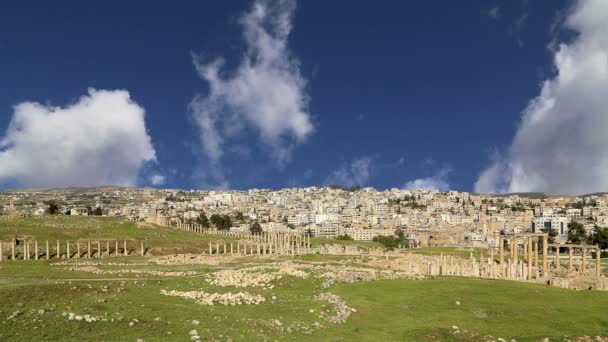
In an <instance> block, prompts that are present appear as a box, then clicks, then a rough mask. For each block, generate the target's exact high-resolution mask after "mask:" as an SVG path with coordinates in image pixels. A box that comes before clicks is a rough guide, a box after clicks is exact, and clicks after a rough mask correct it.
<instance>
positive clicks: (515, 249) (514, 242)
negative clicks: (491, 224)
mask: <svg viewBox="0 0 608 342" xmlns="http://www.w3.org/2000/svg"><path fill="white" fill-rule="evenodd" d="M517 259H519V257H518V256H517V239H516V238H514V239H513V260H515V264H517Z"/></svg>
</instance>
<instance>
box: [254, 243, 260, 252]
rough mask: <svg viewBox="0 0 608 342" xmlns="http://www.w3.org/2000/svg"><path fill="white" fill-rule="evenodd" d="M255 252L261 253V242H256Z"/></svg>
mask: <svg viewBox="0 0 608 342" xmlns="http://www.w3.org/2000/svg"><path fill="white" fill-rule="evenodd" d="M255 253H256V254H260V244H259V243H256V244H255Z"/></svg>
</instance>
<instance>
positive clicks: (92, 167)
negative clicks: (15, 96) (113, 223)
mask: <svg viewBox="0 0 608 342" xmlns="http://www.w3.org/2000/svg"><path fill="white" fill-rule="evenodd" d="M144 115H145V113H144V109H143V108H142V107H140V106H139V105H138V104H137V103H135V102H134V101H133V100H132V99H131V97H130V95H129V92H127V91H124V90H94V89H89V92H88V94H87V95H85V96H82V97H81V98H80V99H79V100H78V101H77V102H76V103H73V104H71V105H68V106H65V107H52V106H47V105H43V104H40V103H37V102H24V103H20V104H17V105H16V106H15V107H14V113H13V116H12V119H11V122H10V124H9V126H8V129H7V130H6V133H5V135H4V137H2V139H1V140H0V183H2V184H5V185H10V186H23V187H63V186H96V185H127V186H131V185H136V183H137V181H138V178H139V174H140V170H141V168H142V166H143V165H144V164H145V163H146V162H154V161H156V153H155V150H154V148H153V146H152V143H151V139H150V136H149V135H148V134H147V132H146V126H145V122H144Z"/></svg>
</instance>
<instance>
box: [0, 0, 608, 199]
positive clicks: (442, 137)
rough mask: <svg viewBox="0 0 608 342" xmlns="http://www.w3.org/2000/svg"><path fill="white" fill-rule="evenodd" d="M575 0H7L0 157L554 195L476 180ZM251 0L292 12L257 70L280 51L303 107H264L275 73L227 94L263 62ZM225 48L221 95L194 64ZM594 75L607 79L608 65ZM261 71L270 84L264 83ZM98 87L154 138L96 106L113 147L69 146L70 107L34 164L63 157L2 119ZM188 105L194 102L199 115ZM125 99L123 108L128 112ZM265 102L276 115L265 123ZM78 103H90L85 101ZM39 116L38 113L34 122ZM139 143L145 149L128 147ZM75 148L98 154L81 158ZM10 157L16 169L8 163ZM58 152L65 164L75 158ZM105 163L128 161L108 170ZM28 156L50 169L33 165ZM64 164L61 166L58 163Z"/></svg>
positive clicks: (180, 180) (274, 11)
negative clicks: (244, 71)
mask: <svg viewBox="0 0 608 342" xmlns="http://www.w3.org/2000/svg"><path fill="white" fill-rule="evenodd" d="M590 2H591V3H593V1H590ZM581 3H583V4H579V3H578V2H573V1H525V0H523V1H506V0H505V1H481V0H480V1H467V2H458V3H456V2H454V1H407V2H405V1H388V0H386V1H380V2H375V3H374V4H373V6H372V3H370V2H361V1H331V2H327V1H317V0H313V1H299V2H297V4H296V6H295V9H293V8H292V7H291V6H292V5H294V4H295V2H293V3H292V2H291V1H283V2H281V1H258V2H254V1H182V2H179V3H177V4H169V3H168V2H161V1H149V2H146V3H145V5H143V4H142V3H135V2H124V1H120V2H119V1H104V2H87V3H83V2H82V1H58V2H53V3H51V2H44V1H36V2H30V1H19V2H11V3H10V4H8V3H7V4H3V5H2V8H1V9H0V89H1V91H0V137H4V142H3V143H2V142H0V161H2V162H4V163H5V166H4V169H5V170H3V167H2V166H0V185H2V187H4V188H9V187H29V186H67V185H99V183H106V182H116V183H123V184H131V185H133V184H136V185H150V184H153V183H154V184H156V185H157V186H162V187H177V188H186V189H189V188H211V187H218V186H219V187H230V188H236V189H245V188H253V187H257V188H281V187H288V186H309V185H323V184H328V183H341V184H344V185H350V184H360V185H366V186H374V187H377V188H391V187H399V188H402V187H404V186H406V185H408V184H409V185H410V186H414V185H419V186H422V187H425V186H433V185H434V186H438V187H440V188H446V187H449V188H451V189H457V190H464V191H473V190H474V189H475V187H476V186H477V188H478V190H487V191H490V190H495V191H500V190H505V191H508V190H530V191H533V190H545V191H551V190H553V189H554V188H555V184H561V183H559V182H558V180H556V182H555V183H547V184H544V183H543V184H540V183H539V184H540V185H534V184H537V183H533V185H531V186H527V185H526V186H527V187H526V186H519V187H518V185H516V184H520V183H521V182H519V183H518V182H516V181H515V180H514V177H515V176H513V175H512V174H515V171H513V172H512V171H506V172H507V173H509V172H511V173H512V174H509V175H508V176H504V175H502V176H500V177H498V178H497V179H492V181H491V182H489V183H491V185H492V186H485V187H484V186H480V185H479V177H480V174H482V172H484V170H486V171H487V169H488V167H489V166H490V168H491V165H493V164H492V163H496V158H498V157H496V156H497V155H507V156H506V157H505V159H506V160H507V162H506V163H507V164H509V163H511V162H513V163H514V164H516V161H517V160H519V159H517V156H511V154H512V153H515V152H513V151H516V150H518V149H517V148H516V146H519V145H518V143H517V141H516V140H517V139H515V140H514V136H516V133H517V131H518V127H519V126H518V125H519V122H520V120H521V118H522V113H523V112H524V111H525V110H526V108H527V106H528V103H529V102H530V101H531V100H532V99H534V98H535V97H537V96H539V93H540V89H541V85H542V83H543V82H545V81H547V80H551V79H554V78H555V77H556V76H555V74H556V65H555V64H554V62H553V58H554V56H555V54H556V52H555V51H553V50H551V49H550V48H549V46H550V43H551V42H555V41H556V39H557V37H559V38H560V39H563V38H562V37H561V36H558V34H557V33H556V32H562V31H563V30H561V28H560V26H559V25H567V23H563V21H564V20H563V19H564V18H567V17H568V16H569V15H570V16H574V14H573V13H575V12H576V6H579V7H582V6H584V5H585V3H586V2H585V1H581ZM256 4H257V5H259V6H261V7H262V8H265V9H266V10H267V12H268V13H265V14H264V15H265V16H264V17H263V18H262V19H260V22H254V23H249V24H251V25H254V26H255V25H258V26H255V27H254V29H261V30H267V31H268V32H266V33H267V34H269V35H270V37H271V38H273V37H274V38H275V39H276V40H277V41H278V42H281V39H282V38H281V37H277V35H280V34H279V33H277V32H275V31H276V30H277V27H276V26H273V25H278V24H277V23H275V22H274V20H275V19H276V17H280V16H281V15H286V20H287V21H288V24H289V28H290V30H288V32H286V33H285V37H284V42H285V43H286V46H285V47H283V48H279V49H278V50H277V51H278V53H280V54H281V56H280V57H278V59H272V58H275V57H269V58H271V60H270V62H268V63H266V62H264V61H262V62H260V63H262V64H263V66H262V67H261V68H270V70H268V69H265V70H266V71H268V72H270V75H277V73H275V72H274V71H273V70H272V68H275V67H277V65H278V68H279V69H281V68H282V69H281V70H280V72H278V75H282V76H281V77H288V79H286V82H287V83H288V84H291V85H292V86H293V87H294V88H293V89H287V90H286V91H287V95H290V94H292V93H291V92H290V91H293V92H294V94H295V95H297V96H298V100H294V102H293V103H291V102H289V101H287V100H286V101H287V103H285V104H284V106H283V107H281V110H280V112H277V113H266V112H265V111H273V110H274V108H276V107H273V105H276V104H277V102H281V100H282V98H284V97H289V96H284V95H283V94H282V93H280V91H278V90H277V88H273V85H276V83H273V80H272V79H271V80H267V81H268V82H266V81H264V82H266V83H264V82H262V83H255V82H254V83H253V84H245V85H243V87H247V86H251V87H252V88H255V89H248V90H246V91H251V96H250V97H249V98H247V99H242V100H239V101H240V102H238V103H234V101H236V100H234V99H232V98H231V96H233V95H235V92H237V93H238V94H241V93H242V92H243V89H241V88H239V89H237V90H234V87H233V86H234V85H235V84H239V82H238V81H239V79H238V77H239V76H238V70H239V67H240V66H242V64H243V63H244V61H245V60H247V58H249V59H251V60H252V61H253V63H254V66H253V68H254V69H255V67H256V65H255V63H256V60H258V61H257V62H259V60H260V59H262V60H263V59H264V57H263V56H262V57H260V56H259V55H256V54H255V52H253V55H252V53H251V52H247V51H248V49H249V51H250V50H251V49H252V44H254V45H255V44H257V43H259V42H260V41H259V39H262V38H260V37H254V38H250V39H252V40H253V41H249V42H248V41H247V38H246V37H244V34H246V32H247V31H246V30H247V29H246V27H245V25H246V20H244V19H243V18H245V17H246V16H247V15H248V14H252V13H253V12H254V8H255V6H256ZM588 6H591V5H588ZM292 10H293V12H291V11H292ZM291 14H292V15H293V16H290V15H291ZM273 16H274V17H273ZM569 28H570V29H572V27H569ZM574 29H576V28H574ZM581 30H582V29H581ZM571 39H572V38H571ZM574 40H575V42H574V43H572V44H573V45H574V44H576V38H574ZM568 43H570V42H568ZM253 48H254V50H255V46H254V47H253ZM257 48H260V47H259V46H258V47H257ZM260 51H262V50H260ZM602 51H603V50H602ZM258 53H259V51H258ZM262 54H264V52H262ZM193 56H194V57H193ZM218 57H222V58H223V59H224V64H223V65H222V66H221V68H219V77H220V81H218V82H219V83H218V84H216V85H217V86H218V87H220V89H223V90H220V93H219V95H216V97H214V98H211V95H210V94H211V90H210V83H209V82H208V80H205V79H203V77H201V75H199V73H197V68H196V67H197V66H198V67H199V71H200V70H203V71H202V72H205V71H208V70H209V67H210V63H212V62H213V61H214V60H215V59H216V58H218ZM264 63H266V64H264ZM282 63H283V65H282ZM281 65H282V66H281ZM258 66H259V65H258ZM285 73H288V74H289V73H291V74H289V75H287V76H285ZM289 77H291V78H289ZM230 80H232V81H234V82H230ZM283 80H284V81H285V79H283ZM279 81H280V80H279ZM291 81H293V82H295V85H294V83H289V82H291ZM599 81H602V82H600V83H602V84H603V79H602V80H599ZM260 85H264V87H262V88H263V89H261V90H260ZM265 85H268V87H266V86H265ZM279 85H280V82H279ZM221 87H223V88H221ZM89 88H94V89H97V90H100V91H101V90H108V91H114V90H126V91H127V92H128V96H129V98H130V101H133V102H134V103H135V104H136V106H139V107H141V108H143V110H145V123H144V124H145V128H143V129H144V130H145V131H146V132H147V135H148V137H149V144H148V143H147V142H145V141H144V140H146V139H145V135H146V134H145V132H144V131H143V130H142V127H143V126H141V125H139V126H138V125H137V124H136V123H134V126H133V130H132V131H125V132H124V134H122V133H116V130H118V131H119V130H120V128H117V127H119V126H120V125H118V126H117V125H115V124H112V123H107V122H105V121H104V120H106V121H109V120H110V119H102V116H104V115H106V114H105V113H104V112H103V109H102V110H101V111H91V112H90V113H89V114H87V115H90V116H87V117H88V118H90V120H92V121H93V122H95V121H97V120H98V119H99V120H100V121H102V122H103V123H102V124H100V125H101V127H102V128H103V130H104V131H105V130H107V131H108V132H109V131H111V130H112V132H111V133H108V134H107V135H100V136H99V137H97V138H98V139H100V140H99V141H100V144H102V145H103V144H106V145H108V144H109V145H108V147H107V149H106V150H104V151H105V152H103V153H102V152H99V154H100V155H101V156H100V157H98V156H97V152H96V150H95V149H92V150H91V149H89V150H86V151H80V150H78V147H74V145H79V144H80V140H78V139H82V137H79V138H73V137H72V136H71V135H70V133H62V132H63V130H64V127H66V125H71V123H70V122H73V120H68V119H66V120H67V121H65V122H64V121H57V122H53V125H54V126H53V125H50V126H49V128H48V130H47V129H44V128H42V131H41V132H45V133H44V134H46V132H48V131H50V130H52V129H53V130H57V131H59V132H60V133H57V134H56V135H54V136H53V137H50V138H48V139H47V140H44V141H45V142H37V143H38V144H41V146H47V147H46V148H48V145H49V144H52V143H53V141H55V140H54V139H57V140H58V141H61V142H62V143H63V142H65V141H69V142H70V143H69V144H66V145H65V146H64V145H61V146H63V147H62V148H65V149H68V151H67V152H66V153H64V154H63V156H65V158H63V157H62V154H59V155H58V156H59V157H55V158H50V160H48V161H39V160H38V159H44V158H49V157H48V156H49V155H50V154H52V153H41V154H40V155H39V156H37V157H36V158H37V159H36V160H33V159H31V158H30V159H31V160H30V159H28V160H27V161H22V159H23V158H29V157H25V156H24V154H25V153H27V151H28V149H27V148H26V146H30V145H32V144H28V140H27V138H26V137H21V138H19V139H17V138H14V139H13V138H11V137H12V136H14V135H16V134H18V133H16V132H21V131H24V130H25V131H27V129H21V131H20V129H15V130H14V131H12V132H9V129H8V127H9V124H10V122H11V120H14V119H15V112H16V111H15V109H14V108H15V106H17V105H18V104H22V103H34V102H37V103H39V104H40V105H42V106H43V107H45V106H46V107H45V108H46V111H47V113H46V115H47V116H48V115H53V112H54V113H56V110H54V109H51V108H54V107H55V106H57V107H62V108H64V109H66V108H67V107H70V106H72V105H76V104H78V103H79V101H81V98H82V97H83V96H90V97H91V98H92V97H94V96H97V95H87V94H89V93H88V89H89ZM227 89H229V90H227ZM603 90H604V89H601V91H603ZM268 92H276V96H274V97H273V96H271V98H270V99H269V101H270V102H272V103H271V104H267V103H266V104H265V102H264V99H263V98H264V97H265V96H266V95H267V94H265V93H268ZM258 95H261V96H262V99H259V98H258V97H257V96H258ZM197 96H198V100H196V99H195V98H197ZM276 97H278V100H277V98H276ZM197 101H199V102H197ZM205 101H206V102H205ZM123 102H124V101H123ZM218 102H219V103H221V105H220V106H219V107H220V108H219V109H218V108H215V107H217V106H216V105H217V103H218ZM121 103H122V102H121ZM193 103H199V104H201V107H200V108H199V109H198V111H197V110H196V109H193V105H192V104H193ZM211 103H213V106H211ZM290 103H291V105H290ZM281 104H282V105H283V103H282V102H281ZM210 107H213V108H214V109H213V111H214V112H213V113H211V114H210V113H209V112H208V111H209V110H210V109H209V108H210ZM78 108H80V107H77V106H76V109H78ZM100 108H103V106H100ZM201 108H202V109H201ZM131 109H133V107H130V109H129V108H126V109H125V112H124V114H120V115H118V116H119V117H120V116H121V115H124V117H126V116H127V115H131V114H130V113H132V112H133V111H131ZM24 111H25V109H24ZM135 111H136V110H135ZM205 111H207V112H205ZM234 111H236V112H239V113H233V112H234ZM258 111H259V112H260V115H261V117H262V118H263V119H264V120H266V121H264V120H262V121H263V122H262V123H260V122H259V121H256V120H258V119H260V115H257V116H256V114H255V113H257V112H258ZM283 111H285V112H284V113H283ZM119 112H120V111H119ZM70 113H72V112H70ZM120 113H122V112H120ZM252 113H253V114H252ZM24 115H25V114H24ZM66 115H68V114H66ZM69 115H72V114H69ZM73 115H79V114H78V110H75V111H74V113H73ZM83 115H85V114H83ZM43 116H44V115H43ZM600 116H601V114H600ZM35 117H37V116H35V115H33V116H32V117H30V116H28V120H30V119H31V120H32V122H34V121H35V120H37V119H36V118H35ZM66 117H68V116H66ZM201 118H212V119H213V120H215V121H213V122H214V123H215V126H214V127H212V128H211V130H214V129H215V132H216V133H218V134H219V135H218V136H219V138H220V141H221V143H220V145H219V146H216V148H217V149H219V150H221V153H220V155H219V156H218V155H214V154H213V153H215V152H211V149H210V148H209V146H208V143H209V134H210V133H209V132H211V131H210V130H209V129H207V130H205V129H203V128H201V124H200V120H201ZM47 119H48V118H47ZM268 120H269V121H268ZM289 120H295V121H289ZM298 120H299V121H298ZM302 120H304V122H302ZM287 121H289V122H287ZM296 121H297V122H296ZM28 122H30V121H28ZM268 122H270V125H275V126H276V127H274V126H273V127H274V128H272V129H271V130H269V129H268V128H267V126H264V125H266V124H268ZM601 123H602V124H604V121H602V122H601ZM302 125H304V126H306V125H309V126H307V127H308V128H302V127H303V126H302ZM28 127H29V126H28ZM263 127H266V128H263ZM87 129H91V128H87ZM65 130H66V132H69V131H71V130H69V129H67V128H66V129H65ZM35 132H36V131H35V130H34V129H33V128H32V131H31V133H32V135H38V136H39V135H40V134H36V133H35ZM142 132H143V133H142ZM87 135H88V134H87ZM92 135H94V134H91V136H92ZM134 136H135V137H142V139H143V140H141V139H139V140H135V139H136V138H133V137H134ZM72 139H73V140H72ZM91 139H93V138H91ZM110 140H111V141H110ZM216 142H217V141H216ZM112 144H114V145H112ZM205 144H207V145H205ZM20 146H21V147H20ZM104 146H105V145H104ZM132 147H133V148H136V147H138V148H139V149H137V148H136V150H137V151H134V152H130V148H132ZM11 149H12V150H11ZM71 149H75V150H74V151H73V152H72V150H71ZM217 149H216V151H217ZM53 153H54V152H53ZM130 153H131V155H132V156H134V159H135V160H136V161H138V162H141V164H136V165H135V164H134V165H130V164H129V165H124V167H122V164H121V163H124V162H125V161H124V157H120V155H123V154H124V156H128V155H129V154H130ZM210 153H211V154H210ZM2 154H4V157H3V156H2ZM68 155H69V156H74V157H73V158H72V159H70V158H68ZM82 155H87V156H90V155H93V157H91V160H89V161H88V162H87V163H82V162H80V161H79V160H82V158H83V157H79V156H82ZM152 155H153V156H152ZM277 155H280V156H279V157H277ZM109 156H114V157H109ZM3 158H4V159H3ZM64 159H65V160H64ZM522 160H523V159H522ZM526 160H527V159H526ZM503 162H504V161H501V163H503ZM9 163H11V164H15V165H16V164H19V163H21V164H19V165H22V166H21V168H19V167H17V166H15V167H12V169H11V167H8V166H7V165H8V164H9ZM57 163H65V169H62V168H61V167H57V165H56V164H57ZM102 163H104V164H105V163H108V164H110V165H118V164H120V165H119V167H117V168H116V169H107V170H106V168H107V166H105V165H104V166H102V165H101V164H102ZM82 164H86V165H89V167H88V168H87V167H85V166H83V165H82ZM127 164H128V163H127ZM23 165H30V167H31V166H32V165H34V167H35V168H36V170H37V172H38V173H46V172H49V173H50V174H51V175H50V176H49V177H48V178H47V177H42V176H35V175H28V176H25V171H23V170H24V167H25V166H23ZM509 165H511V164H509ZM81 168H82V170H81ZM507 168H509V169H517V168H516V167H512V166H508V167H507ZM47 169H48V170H50V171H47ZM68 169H69V170H70V173H69V175H70V178H67V179H66V178H65V177H64V176H63V175H64V174H66V172H63V171H62V170H68ZM98 169H104V170H101V171H99V172H100V173H104V176H103V177H102V176H99V175H96V174H95V173H96V172H97V171H96V170H98ZM38 170H39V171H38ZM575 171H576V170H574V171H573V172H575ZM53 172H56V174H52V173H53ZM120 172H123V173H125V174H120ZM531 172H532V171H529V172H528V173H527V174H528V175H530V174H531ZM569 175H570V176H572V173H571V174H569ZM501 177H502V178H501ZM504 177H506V178H508V180H507V181H506V183H507V186H506V187H504V186H503V185H504V184H503V183H505V181H504V179H503V178H504ZM70 179H72V180H74V181H71V180H70ZM501 179H502V180H501ZM408 182H409V183H408ZM72 183H74V184H72ZM429 184H431V185H429ZM476 184H477V185H476ZM484 184H485V183H484ZM606 184H608V183H601V182H600V183H598V184H589V185H586V186H585V187H583V188H580V187H578V188H577V187H575V186H573V187H565V188H563V191H579V190H581V191H583V190H587V189H588V188H592V187H595V186H597V187H603V186H605V185H606ZM552 187H554V188H552ZM554 190H555V191H561V189H560V188H559V187H557V188H555V189H554ZM598 190H608V189H598Z"/></svg>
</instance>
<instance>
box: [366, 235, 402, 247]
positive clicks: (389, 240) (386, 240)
mask: <svg viewBox="0 0 608 342" xmlns="http://www.w3.org/2000/svg"><path fill="white" fill-rule="evenodd" d="M372 241H373V242H378V243H380V244H382V245H384V246H385V247H388V248H397V247H399V238H397V237H395V236H380V235H378V236H374V238H373V239H372Z"/></svg>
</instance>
